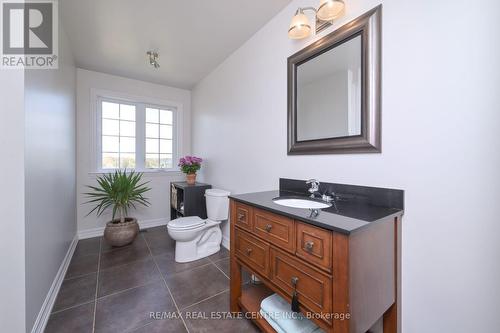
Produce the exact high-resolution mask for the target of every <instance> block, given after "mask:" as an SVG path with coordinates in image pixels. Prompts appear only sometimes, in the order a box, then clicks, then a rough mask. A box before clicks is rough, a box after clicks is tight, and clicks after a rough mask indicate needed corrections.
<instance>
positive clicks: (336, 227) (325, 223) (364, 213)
mask: <svg viewBox="0 0 500 333" xmlns="http://www.w3.org/2000/svg"><path fill="white" fill-rule="evenodd" d="M277 197H295V198H308V197H307V195H301V194H298V193H296V192H289V191H283V190H282V191H266V192H255V193H246V194H238V195H231V196H230V198H232V199H234V200H236V201H239V202H242V203H246V204H249V205H252V206H256V207H258V208H261V209H265V210H268V211H271V212H273V213H276V214H281V215H284V216H288V217H290V218H293V219H296V220H300V221H303V222H305V223H309V224H312V225H315V226H318V227H321V228H325V229H329V230H333V231H336V232H340V233H343V234H350V233H352V232H354V231H357V230H359V229H361V228H363V227H366V226H368V225H370V224H371V223H375V222H377V221H381V220H386V219H388V218H393V217H396V216H399V215H402V214H403V210H402V209H399V208H389V207H384V206H376V205H371V204H368V203H366V202H363V201H358V200H348V199H345V200H343V199H342V198H340V199H338V200H337V201H336V204H335V206H336V207H335V206H332V207H329V208H325V209H320V210H319V214H318V215H317V216H316V217H311V211H310V210H309V209H302V208H291V207H286V206H281V205H278V204H276V203H274V202H273V199H274V198H277Z"/></svg>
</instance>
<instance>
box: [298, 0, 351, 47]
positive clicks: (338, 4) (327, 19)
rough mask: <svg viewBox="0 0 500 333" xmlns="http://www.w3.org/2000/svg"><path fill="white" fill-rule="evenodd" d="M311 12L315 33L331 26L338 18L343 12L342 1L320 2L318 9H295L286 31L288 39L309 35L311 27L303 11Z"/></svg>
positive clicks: (323, 0)
mask: <svg viewBox="0 0 500 333" xmlns="http://www.w3.org/2000/svg"><path fill="white" fill-rule="evenodd" d="M307 10H310V11H313V12H314V13H315V14H316V16H315V17H316V33H318V32H320V31H321V30H323V29H325V28H326V27H328V26H330V25H331V24H332V21H333V20H334V19H336V18H338V17H340V16H341V15H342V14H343V13H344V10H345V3H344V0H320V2H319V7H318V9H316V8H314V7H302V8H299V9H297V11H296V12H295V15H294V16H293V18H292V22H291V23H290V28H289V29H288V37H289V38H291V39H302V38H306V37H307V36H309V35H310V34H311V25H310V24H309V19H308V18H307V16H306V15H305V14H304V11H307Z"/></svg>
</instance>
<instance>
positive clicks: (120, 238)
mask: <svg viewBox="0 0 500 333" xmlns="http://www.w3.org/2000/svg"><path fill="white" fill-rule="evenodd" d="M119 221H120V220H119V219H115V220H113V221H111V222H108V223H106V228H105V229H104V239H105V240H106V242H107V243H108V244H109V245H111V246H125V245H127V244H130V243H132V242H133V241H134V239H135V237H137V235H138V234H139V224H137V219H135V218H133V217H126V218H125V222H124V223H120V222H119Z"/></svg>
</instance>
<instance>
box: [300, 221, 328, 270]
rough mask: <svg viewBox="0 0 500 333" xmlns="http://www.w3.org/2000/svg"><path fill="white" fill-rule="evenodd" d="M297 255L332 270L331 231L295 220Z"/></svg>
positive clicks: (322, 267)
mask: <svg viewBox="0 0 500 333" xmlns="http://www.w3.org/2000/svg"><path fill="white" fill-rule="evenodd" d="M296 228H297V252H296V254H297V257H300V258H303V259H305V260H306V261H307V262H309V263H311V264H314V265H316V266H318V267H319V268H321V269H324V270H326V271H327V272H330V273H331V271H332V232H331V231H329V230H325V229H321V228H318V227H314V226H312V225H309V224H305V223H300V222H296Z"/></svg>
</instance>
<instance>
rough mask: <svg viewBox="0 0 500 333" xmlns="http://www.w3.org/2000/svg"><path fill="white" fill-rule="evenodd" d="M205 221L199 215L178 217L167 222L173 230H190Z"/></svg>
mask: <svg viewBox="0 0 500 333" xmlns="http://www.w3.org/2000/svg"><path fill="white" fill-rule="evenodd" d="M205 223H206V221H205V220H202V219H201V218H200V217H199V216H187V217H180V218H177V219H175V220H172V221H170V222H168V225H167V226H168V227H169V228H172V229H175V230H190V229H196V228H198V227H200V226H202V225H204V224H205Z"/></svg>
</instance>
